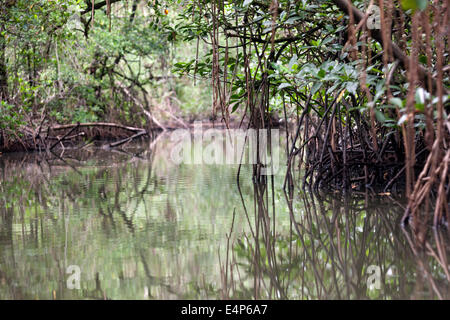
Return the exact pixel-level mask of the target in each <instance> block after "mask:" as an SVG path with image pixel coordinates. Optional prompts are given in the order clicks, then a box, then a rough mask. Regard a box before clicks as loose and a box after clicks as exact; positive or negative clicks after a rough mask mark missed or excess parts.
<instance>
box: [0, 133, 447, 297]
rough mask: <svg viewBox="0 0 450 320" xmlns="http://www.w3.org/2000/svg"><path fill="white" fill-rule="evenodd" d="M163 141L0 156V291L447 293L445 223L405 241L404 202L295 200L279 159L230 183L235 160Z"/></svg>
mask: <svg viewBox="0 0 450 320" xmlns="http://www.w3.org/2000/svg"><path fill="white" fill-rule="evenodd" d="M172 147H173V145H172V144H171V143H170V141H169V140H168V138H164V137H162V138H160V139H158V141H156V142H155V143H153V142H148V141H146V142H142V143H138V144H134V145H128V146H126V147H125V148H124V150H125V151H126V152H119V151H105V150H102V149H101V148H94V147H89V148H87V149H85V150H82V151H77V152H69V151H67V152H65V153H64V154H63V155H62V158H58V157H55V156H52V155H47V154H45V153H44V154H37V155H36V154H32V155H30V154H12V155H3V156H1V157H0V299H225V298H240V299H255V298H258V299H259V298H263V299H398V298H402V299H411V298H433V299H436V298H443V299H446V298H448V297H449V285H448V275H447V274H446V272H445V270H444V266H445V264H446V260H445V259H446V258H445V259H444V256H446V255H445V254H447V255H448V254H449V252H448V250H447V249H445V248H448V247H449V246H447V245H446V243H447V242H446V241H447V240H446V239H447V238H448V235H447V234H441V233H439V234H435V235H434V237H431V239H430V242H429V247H430V248H429V250H428V251H427V252H423V253H422V252H420V251H417V250H416V249H414V244H413V243H412V242H409V241H408V239H409V237H410V232H409V231H408V230H403V229H402V228H401V227H400V224H399V221H400V218H401V215H402V213H403V208H402V205H401V202H400V203H399V202H395V201H393V200H391V199H389V197H386V196H377V195H371V194H366V195H354V196H352V197H342V196H339V195H322V196H318V195H314V194H313V193H312V192H311V191H308V190H301V189H299V190H296V191H295V192H294V196H293V200H292V205H291V210H290V209H289V208H290V206H289V203H288V201H287V199H288V198H287V197H286V195H285V193H284V192H283V188H282V186H283V182H284V172H285V168H283V166H282V167H281V169H280V173H279V174H278V175H275V176H274V179H273V185H272V179H270V178H269V179H268V181H267V184H266V183H257V182H255V181H254V180H253V179H252V168H251V166H249V165H244V166H243V167H242V168H241V171H240V175H239V176H240V179H239V181H240V183H239V187H238V184H237V183H236V181H237V173H238V166H237V165H217V164H216V165H206V164H197V165H194V164H178V165H175V164H173V163H171V162H170V161H168V159H169V154H170V150H171V148H172ZM272 186H273V188H272ZM272 191H273V192H272ZM435 240H436V241H435ZM440 242H441V243H443V245H442V246H441V248H444V249H443V250H439V247H438V246H436V243H438V244H439V243H440ZM413 249H414V250H413ZM442 252H443V253H444V254H442ZM73 265H75V266H78V267H79V270H80V278H79V280H80V281H79V284H80V288H79V289H77V288H70V286H69V285H68V280H69V277H70V276H71V275H72V273H71V272H68V267H69V266H73ZM370 266H375V268H376V269H377V268H378V269H377V270H378V271H379V275H380V278H379V282H378V283H375V285H376V286H375V287H369V286H368V285H369V283H368V280H369V277H370V276H371V275H372V273H371V271H370V270H371V269H370ZM447 266H448V263H447ZM372 268H373V267H372ZM447 272H448V271H447ZM371 283H372V282H371Z"/></svg>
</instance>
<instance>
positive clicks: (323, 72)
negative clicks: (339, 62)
mask: <svg viewBox="0 0 450 320" xmlns="http://www.w3.org/2000/svg"><path fill="white" fill-rule="evenodd" d="M317 75H318V76H319V78H321V79H322V78H323V77H325V75H326V72H325V70H323V69H320V71H319V72H318V73H317Z"/></svg>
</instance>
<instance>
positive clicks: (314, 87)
mask: <svg viewBox="0 0 450 320" xmlns="http://www.w3.org/2000/svg"><path fill="white" fill-rule="evenodd" d="M321 86H322V82H316V83H314V85H313V87H312V88H311V94H312V95H313V94H315V93H316V92H317V90H319V89H320V87H321Z"/></svg>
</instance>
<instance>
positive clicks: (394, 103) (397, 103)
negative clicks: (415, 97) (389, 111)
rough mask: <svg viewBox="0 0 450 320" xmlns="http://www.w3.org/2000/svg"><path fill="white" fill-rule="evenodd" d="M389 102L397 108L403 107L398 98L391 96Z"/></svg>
mask: <svg viewBox="0 0 450 320" xmlns="http://www.w3.org/2000/svg"><path fill="white" fill-rule="evenodd" d="M389 102H390V103H391V104H393V105H394V106H397V107H398V108H399V109H402V108H403V101H402V99H400V98H392V99H391V100H390V101H389Z"/></svg>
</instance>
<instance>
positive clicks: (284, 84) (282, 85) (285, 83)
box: [278, 82, 292, 90]
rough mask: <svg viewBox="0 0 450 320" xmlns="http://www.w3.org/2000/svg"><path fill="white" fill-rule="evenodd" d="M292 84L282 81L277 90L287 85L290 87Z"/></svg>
mask: <svg viewBox="0 0 450 320" xmlns="http://www.w3.org/2000/svg"><path fill="white" fill-rule="evenodd" d="M291 86H292V85H291V84H290V83H287V82H284V83H282V84H280V85H279V86H278V90H282V89H284V88H288V87H291Z"/></svg>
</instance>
